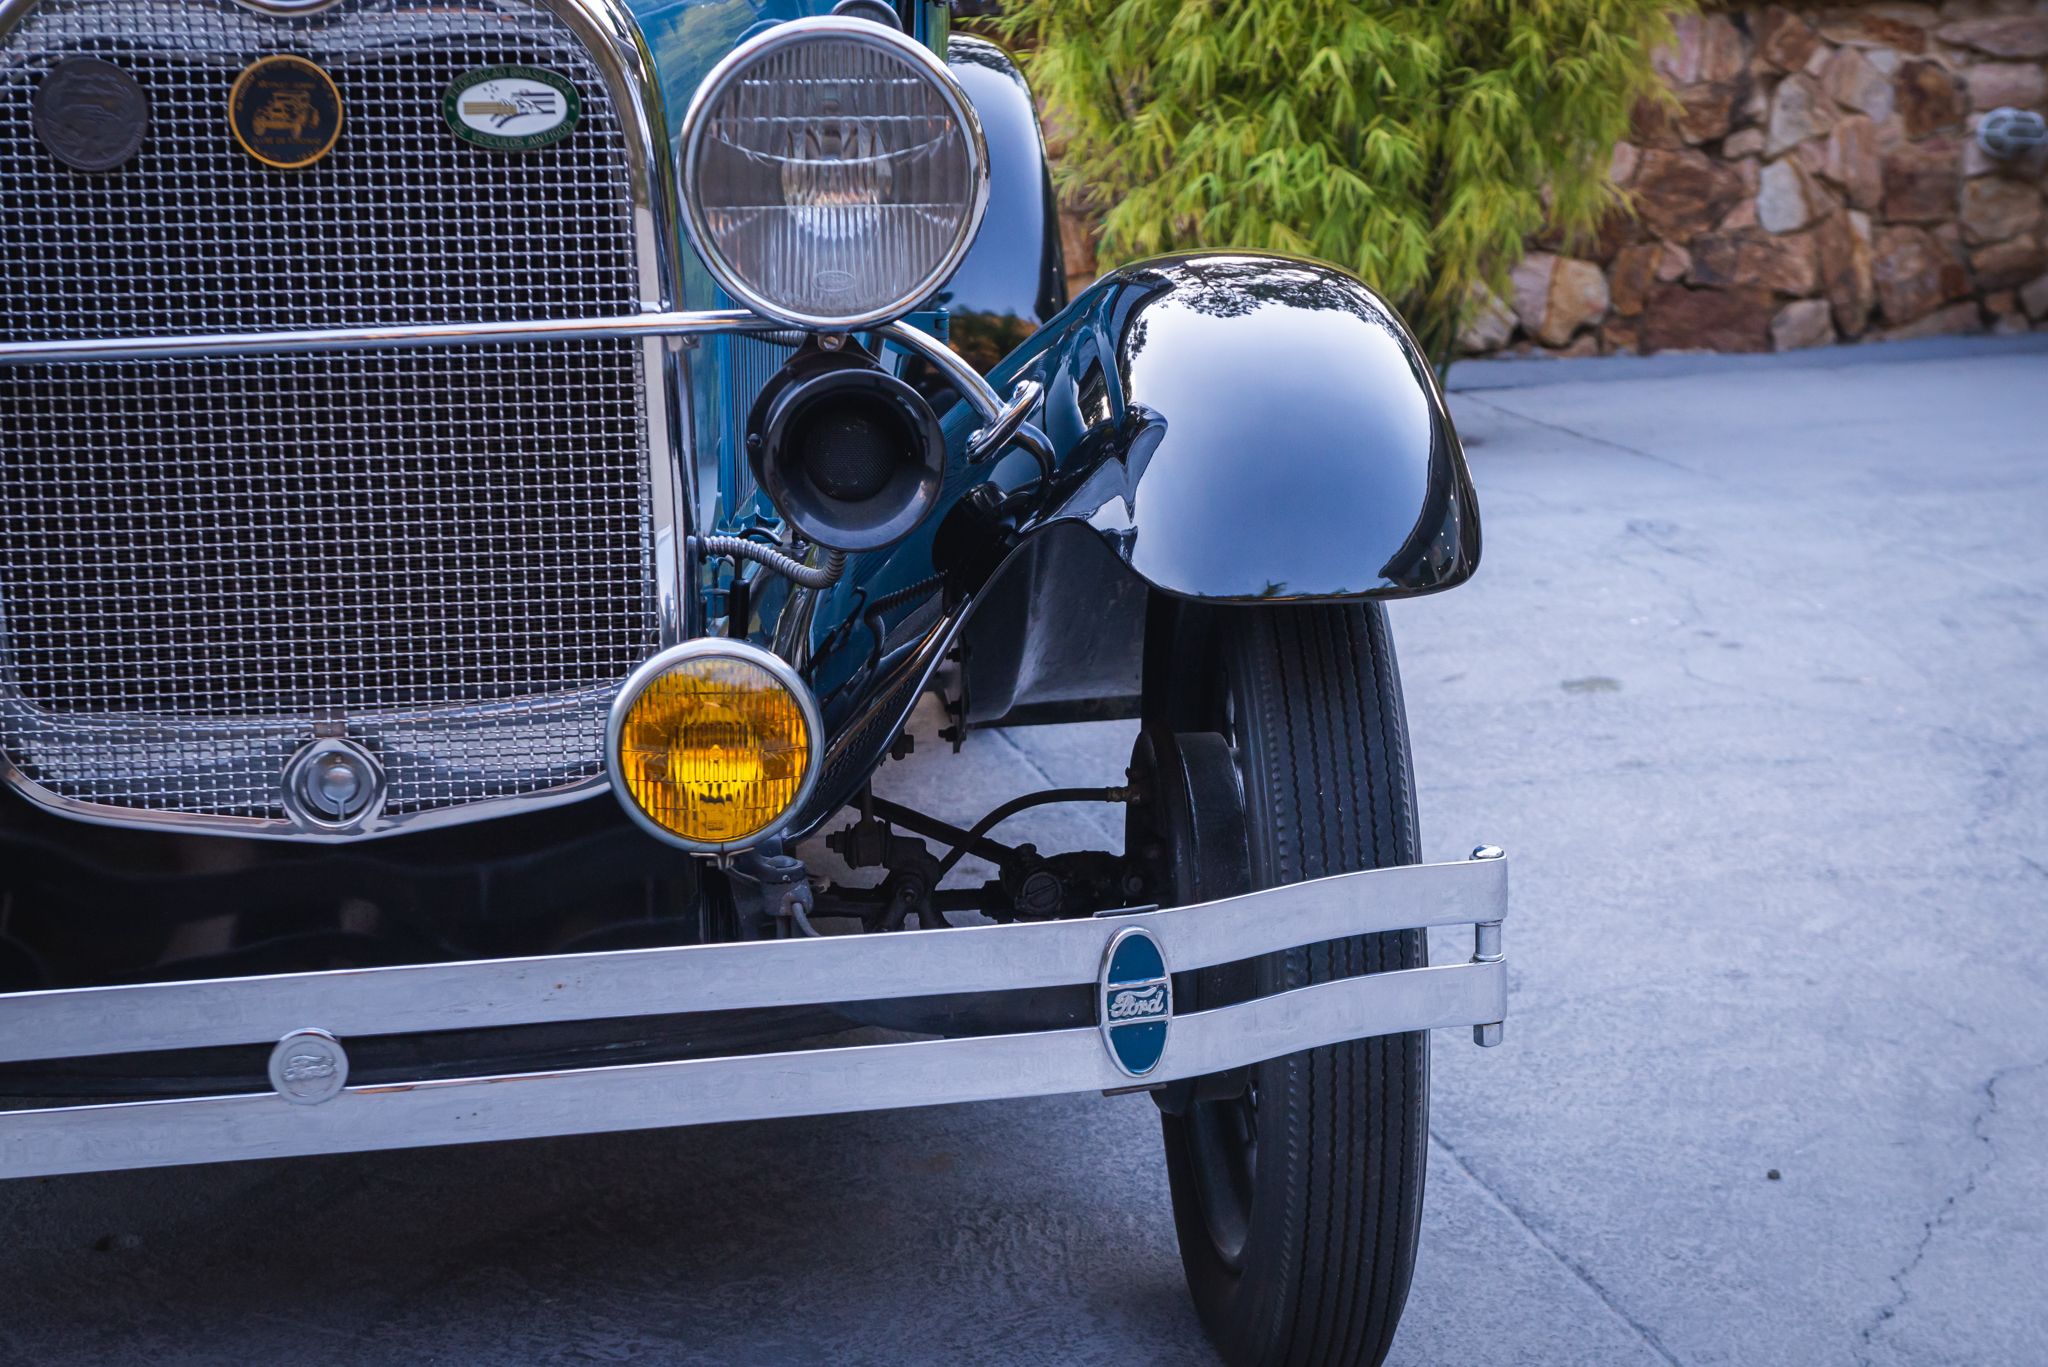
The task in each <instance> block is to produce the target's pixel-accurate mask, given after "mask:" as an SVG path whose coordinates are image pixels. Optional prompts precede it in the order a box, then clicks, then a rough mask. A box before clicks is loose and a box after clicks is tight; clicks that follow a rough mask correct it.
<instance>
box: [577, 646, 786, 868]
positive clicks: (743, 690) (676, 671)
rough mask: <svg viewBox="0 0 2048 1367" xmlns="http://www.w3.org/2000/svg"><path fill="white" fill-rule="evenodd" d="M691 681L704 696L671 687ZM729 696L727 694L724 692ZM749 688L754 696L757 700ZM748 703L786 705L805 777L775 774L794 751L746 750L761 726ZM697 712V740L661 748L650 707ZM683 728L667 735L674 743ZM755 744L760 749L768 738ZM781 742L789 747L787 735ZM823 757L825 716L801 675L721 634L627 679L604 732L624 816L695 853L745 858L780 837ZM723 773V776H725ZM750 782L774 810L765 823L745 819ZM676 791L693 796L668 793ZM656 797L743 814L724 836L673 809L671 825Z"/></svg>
mask: <svg viewBox="0 0 2048 1367" xmlns="http://www.w3.org/2000/svg"><path fill="white" fill-rule="evenodd" d="M721 666H723V668H721ZM720 675H723V676H724V677H723V678H722V679H721V678H720V677H719V676H720ZM685 680H687V681H691V682H695V683H698V684H701V685H702V694H701V696H698V697H696V698H694V699H693V698H692V697H690V696H689V692H690V690H689V689H688V688H680V689H678V688H674V687H670V686H669V685H671V684H674V683H677V682H678V681H685ZM721 689H723V690H725V691H724V692H723V693H720V690H721ZM748 689H752V690H754V692H752V693H751V694H750V693H748V692H747V690H748ZM651 691H657V696H652V697H650V692H651ZM660 694H666V695H667V696H660ZM678 694H680V695H681V696H678ZM643 704H645V706H643ZM750 704H751V705H752V706H753V707H754V708H756V709H759V710H766V711H768V712H771V713H772V712H776V711H778V710H779V709H780V708H782V707H785V706H786V707H787V708H788V709H790V710H791V711H793V712H794V714H795V716H796V718H800V728H799V729H800V730H801V731H802V747H801V748H802V754H801V756H799V757H797V759H798V760H800V763H801V770H800V772H798V773H795V774H788V773H783V774H781V775H780V776H777V775H774V774H772V773H769V772H768V770H769V769H770V766H771V764H772V763H773V762H774V761H776V760H778V759H779V760H780V761H781V762H783V763H784V764H785V765H787V764H789V763H791V762H793V761H792V757H791V756H790V754H789V748H790V747H789V746H788V745H787V744H785V746H784V749H783V750H782V752H781V753H780V754H779V755H771V754H769V753H767V752H765V751H762V750H755V751H752V752H750V751H749V750H748V749H747V745H748V743H749V740H750V736H749V732H750V730H752V731H754V732H758V731H759V730H760V729H761V728H760V727H759V726H758V724H755V723H754V722H750V719H749V717H748V716H746V715H744V714H745V713H746V712H747V711H748V708H749V705H750ZM691 706H695V707H699V708H701V709H702V710H701V714H700V715H699V716H698V717H696V718H695V719H694V720H692V721H691V723H690V726H691V727H692V728H693V729H694V730H695V732H696V734H695V735H694V736H691V737H686V738H684V739H685V740H686V741H687V742H688V743H685V744H670V745H669V746H668V747H667V748H666V749H665V750H656V749H655V748H654V746H655V742H656V741H657V740H658V739H659V738H660V736H661V734H662V732H663V731H664V725H663V722H664V719H663V718H661V717H658V716H650V715H649V712H650V710H651V709H654V708H657V707H666V708H668V709H669V710H670V712H671V713H673V712H676V711H678V710H681V709H683V708H687V707H691ZM783 720H784V721H785V722H787V721H789V720H791V718H788V717H787V716H785V717H783ZM675 729H677V728H675V727H673V726H671V727H669V728H668V733H669V734H670V736H671V737H673V734H674V730H675ZM752 739H753V741H754V742H755V743H756V744H758V742H759V739H760V738H759V737H758V735H756V736H754V737H752ZM783 739H784V741H785V742H786V741H787V737H784V738H783ZM824 750H825V725H824V719H823V717H822V716H821V715H820V714H819V711H818V703H817V699H815V698H814V697H812V696H811V690H810V688H809V687H808V686H807V685H806V684H805V683H804V681H803V679H802V678H801V677H800V676H799V675H798V674H797V672H796V670H794V669H792V668H791V667H790V666H789V663H788V662H787V661H785V660H783V659H782V658H781V657H780V656H778V655H774V654H771V653H770V652H768V651H766V650H763V649H761V647H759V646H757V645H754V644H752V643H750V642H747V641H736V640H728V639H725V638H723V637H704V638H700V639H698V640H694V641H685V642H683V643H682V644H681V645H675V646H670V647H669V648H668V649H667V650H664V651H662V652H660V653H659V654H657V655H654V656H652V657H651V658H649V659H648V660H647V661H646V662H645V663H644V664H642V665H641V666H640V667H639V668H638V669H636V670H634V671H633V672H632V674H630V675H629V676H627V679H626V682H625V684H624V685H623V686H622V687H621V688H620V689H619V692H618V696H617V697H615V698H614V699H613V700H612V709H611V716H610V719H609V721H608V722H607V724H606V726H605V745H604V753H605V768H606V771H607V772H608V773H609V774H610V775H611V782H612V792H613V793H614V795H616V796H617V798H618V800H619V804H620V805H621V806H623V807H624V808H625V809H626V814H627V815H628V816H630V817H631V818H632V819H633V821H634V823H635V824H636V825H638V826H639V827H640V828H641V829H642V830H644V831H646V832H647V833H648V834H649V835H652V836H654V837H655V838H656V839H657V840H661V841H664V842H666V843H668V844H670V845H675V846H677V847H679V848H681V849H685V850H689V851H691V852H693V853H696V854H715V855H719V856H726V855H732V854H737V853H739V852H740V851H742V850H747V849H751V848H753V847H754V846H756V845H759V844H761V843H762V842H764V841H767V840H771V839H773V838H774V837H776V836H777V835H780V834H781V833H782V831H783V830H784V829H786V828H787V827H788V825H789V823H790V822H791V821H793V820H794V819H795V818H796V816H797V815H798V813H800V812H802V811H803V809H804V805H805V804H806V803H807V802H808V801H809V800H810V796H811V791H812V790H813V789H814V788H816V787H817V785H818V771H819V769H820V767H821V764H822V760H823V758H824ZM629 766H637V768H629ZM721 766H723V767H724V772H723V773H721V772H719V770H720V767H721ZM657 768H664V769H665V771H666V772H665V775H664V774H656V773H654V772H652V771H653V770H655V769H657ZM749 785H753V787H754V788H755V789H756V790H757V791H764V792H766V793H767V794H768V796H767V797H765V798H762V799H759V801H760V804H761V805H758V806H756V808H755V810H757V811H766V810H767V809H768V807H769V806H772V807H773V810H772V811H769V812H768V814H767V815H766V817H765V819H762V820H760V821H759V822H758V824H749V823H748V821H747V820H743V819H738V817H737V812H738V811H739V809H740V808H741V806H742V804H743V803H744V802H745V801H746V800H747V796H748V795H747V794H746V793H744V792H742V791H739V790H744V789H746V788H747V787H748V786H749ZM671 789H674V790H688V791H668V790H671ZM648 798H653V799H655V803H654V805H655V806H657V807H660V806H663V805H664V802H665V801H669V800H673V801H675V802H679V803H682V804H683V805H684V806H691V805H692V804H693V802H694V804H695V805H696V807H697V814H698V815H699V816H701V815H702V814H703V809H704V808H705V807H709V808H711V809H712V814H713V816H714V817H715V816H717V815H720V813H719V812H718V811H717V810H716V809H717V808H718V807H719V806H720V805H721V804H727V805H728V807H729V809H730V810H732V811H734V812H735V814H736V816H735V824H734V828H733V829H731V830H729V831H726V832H722V833H721V832H715V831H707V830H704V829H692V828H691V825H690V822H689V821H687V820H682V819H679V817H678V812H677V811H676V810H669V812H668V815H669V816H670V821H669V822H667V823H664V821H662V820H661V819H660V818H659V817H658V816H657V814H656V812H654V811H650V810H649V804H648V802H647V799H648Z"/></svg>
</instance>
